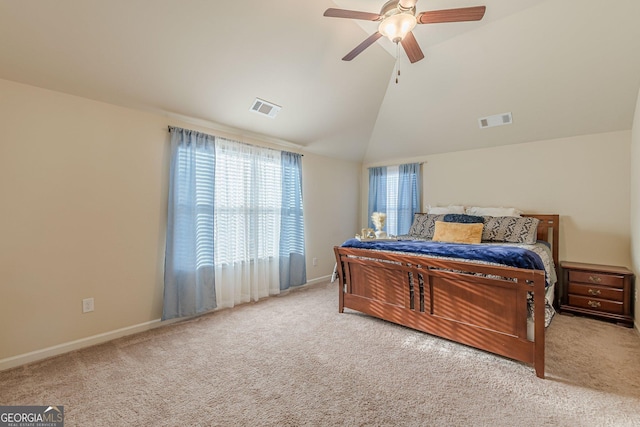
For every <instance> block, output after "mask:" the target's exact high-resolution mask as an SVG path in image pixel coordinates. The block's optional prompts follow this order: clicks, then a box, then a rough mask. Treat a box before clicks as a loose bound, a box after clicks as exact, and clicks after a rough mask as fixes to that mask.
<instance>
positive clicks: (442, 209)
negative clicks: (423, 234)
mask: <svg viewBox="0 0 640 427" xmlns="http://www.w3.org/2000/svg"><path fill="white" fill-rule="evenodd" d="M427 213H428V214H433V215H446V214H464V206H454V205H449V206H427Z"/></svg>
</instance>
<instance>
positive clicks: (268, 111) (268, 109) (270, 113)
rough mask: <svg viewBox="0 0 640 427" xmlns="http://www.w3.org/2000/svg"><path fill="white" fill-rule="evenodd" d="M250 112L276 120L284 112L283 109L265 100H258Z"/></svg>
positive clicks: (254, 102)
mask: <svg viewBox="0 0 640 427" xmlns="http://www.w3.org/2000/svg"><path fill="white" fill-rule="evenodd" d="M250 110H251V111H253V112H254V113H257V114H262V115H263V116H267V117H271V118H274V117H275V116H276V115H277V114H278V113H279V112H280V110H282V107H281V106H279V105H276V104H273V103H271V102H269V101H265V100H264V99H260V98H256V100H255V101H253V105H252V106H251V108H250Z"/></svg>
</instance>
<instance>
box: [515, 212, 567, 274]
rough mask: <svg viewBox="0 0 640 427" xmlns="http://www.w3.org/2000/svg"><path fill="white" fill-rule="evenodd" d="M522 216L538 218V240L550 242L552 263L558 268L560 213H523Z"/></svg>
mask: <svg viewBox="0 0 640 427" xmlns="http://www.w3.org/2000/svg"><path fill="white" fill-rule="evenodd" d="M522 216H528V217H532V218H538V219H539V220H540V224H538V240H544V241H545V242H549V243H550V244H551V253H552V254H553V263H554V264H555V265H556V269H557V268H558V265H559V264H558V253H559V246H558V245H559V238H560V237H559V235H560V215H538V214H523V215H522Z"/></svg>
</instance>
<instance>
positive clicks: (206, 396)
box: [0, 283, 640, 427]
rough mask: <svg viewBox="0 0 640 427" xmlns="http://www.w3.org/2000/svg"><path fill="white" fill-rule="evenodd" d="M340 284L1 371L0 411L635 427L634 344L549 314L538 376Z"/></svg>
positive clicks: (170, 420) (132, 419)
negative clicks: (345, 307) (355, 307)
mask: <svg viewBox="0 0 640 427" xmlns="http://www.w3.org/2000/svg"><path fill="white" fill-rule="evenodd" d="M337 300H338V295H337V285H336V284H327V283H324V284H320V285H315V286H312V287H309V288H307V289H303V290H298V291H295V292H291V293H290V294H288V295H284V296H280V297H273V298H269V299H266V300H263V301H261V302H259V303H257V304H249V305H244V306H241V307H237V308H235V309H232V310H224V311H220V312H218V313H214V314H212V315H206V316H202V317H200V318H197V319H194V320H191V321H187V322H182V323H179V324H174V325H171V326H167V327H162V328H158V329H155V330H152V331H148V332H145V333H142V334H138V335H134V336H130V337H126V338H121V339H118V340H115V341H112V342H109V343H106V344H102V345H99V346H95V347H92V348H89V349H84V350H80V351H75V352H72V353H69V354H66V355H62V356H59V357H55V358H51V359H49V360H45V361H42V362H37V363H33V364H30V365H26V366H23V367H19V368H16V369H12V370H9V371H4V372H0V404H2V405H64V409H65V414H66V423H65V425H66V426H302V425H309V426H332V425H340V426H343V425H344V426H492V427H495V426H640V337H639V336H638V334H637V332H636V331H635V330H632V329H627V328H623V327H620V326H616V325H612V324H609V323H605V322H600V321H596V320H591V319H586V318H581V317H566V316H556V318H555V319H554V320H553V322H552V324H551V326H550V327H549V329H548V331H547V354H546V363H547V379H546V380H540V379H538V378H537V377H536V376H535V373H534V371H533V369H532V368H531V367H529V366H526V365H524V364H521V363H518V362H514V361H512V360H509V359H505V358H501V357H498V356H494V355H491V354H488V353H484V352H481V351H478V350H474V349H471V348H468V347H465V346H462V345H459V344H455V343H452V342H448V341H445V340H442V339H438V338H434V337H431V336H429V335H425V334H422V333H419V332H416V331H412V330H410V329H406V328H403V327H400V326H396V325H393V324H390V323H386V322H383V321H380V320H376V319H373V318H371V317H367V316H364V315H361V314H358V313H355V312H348V313H345V314H338V312H337Z"/></svg>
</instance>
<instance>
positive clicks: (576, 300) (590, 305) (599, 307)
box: [569, 295, 624, 314]
mask: <svg viewBox="0 0 640 427" xmlns="http://www.w3.org/2000/svg"><path fill="white" fill-rule="evenodd" d="M569 305H571V306H574V307H581V308H586V309H588V310H595V311H599V312H603V311H604V312H607V313H615V314H623V313H624V304H623V303H621V302H616V301H607V300H603V299H598V298H589V297H583V296H579V295H569Z"/></svg>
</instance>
